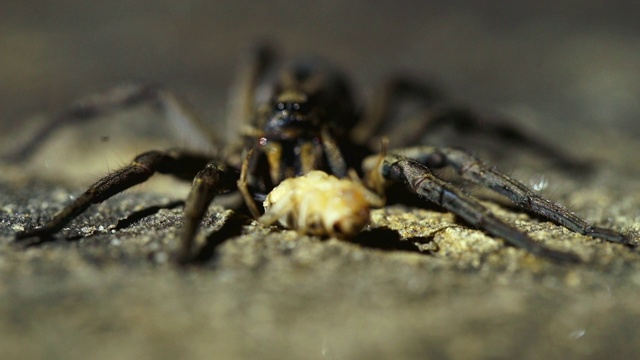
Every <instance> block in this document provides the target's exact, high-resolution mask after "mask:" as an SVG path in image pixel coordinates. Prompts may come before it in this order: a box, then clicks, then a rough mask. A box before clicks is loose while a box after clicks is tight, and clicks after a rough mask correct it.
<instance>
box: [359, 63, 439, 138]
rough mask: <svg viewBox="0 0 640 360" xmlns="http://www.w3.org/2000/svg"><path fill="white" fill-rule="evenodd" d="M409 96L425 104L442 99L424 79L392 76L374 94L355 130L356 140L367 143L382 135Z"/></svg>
mask: <svg viewBox="0 0 640 360" xmlns="http://www.w3.org/2000/svg"><path fill="white" fill-rule="evenodd" d="M407 97H411V98H416V99H418V100H420V101H421V102H423V103H424V104H425V106H431V105H433V104H434V103H436V102H438V101H440V100H442V95H441V94H440V92H439V91H438V90H437V89H436V88H435V87H433V86H431V85H430V84H428V83H426V82H424V81H416V80H414V79H413V78H409V77H405V76H400V75H396V76H392V77H390V78H388V79H387V80H386V81H385V82H384V83H383V84H382V86H380V87H379V89H378V90H377V92H376V93H375V94H374V99H373V101H372V102H371V105H370V106H369V107H368V109H367V111H366V112H365V114H364V116H363V117H362V119H361V121H360V122H358V124H357V126H356V127H355V128H354V130H353V138H354V140H355V141H356V142H358V143H365V142H367V141H369V140H371V139H372V138H373V137H379V136H381V135H382V129H383V127H384V125H385V124H386V123H388V122H389V121H390V120H391V119H392V118H393V116H394V113H395V112H396V111H397V106H398V105H399V104H400V100H401V99H402V98H407ZM374 143H375V139H374Z"/></svg>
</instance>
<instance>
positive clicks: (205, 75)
mask: <svg viewBox="0 0 640 360" xmlns="http://www.w3.org/2000/svg"><path fill="white" fill-rule="evenodd" d="M638 14H640V4H639V3H638V2H635V1H563V2H556V1H548V0H545V1H537V2H521V1H518V2H508V1H504V2H499V1H494V2H483V3H482V4H481V3H479V2H474V1H400V2H391V1H380V0H378V1H350V2H345V1H337V0H325V1H313V2H301V1H277V0H276V1H262V2H256V1H239V0H233V1H229V0H218V1H203V0H185V1H166V0H162V1H71V0H59V1H55V2H51V1H42V0H37V1H28V2H26V1H3V2H2V4H1V5H0V48H1V51H0V84H1V86H0V118H1V119H2V121H1V122H0V130H1V131H3V132H5V133H6V132H8V131H10V130H12V129H13V128H15V127H19V126H21V123H22V120H23V119H25V118H28V117H29V116H31V115H34V114H48V113H51V112H54V111H56V110H60V109H62V108H64V107H65V106H66V105H68V104H69V103H70V102H71V101H73V100H74V99H77V98H78V97H81V96H83V95H86V94H89V93H92V92H96V91H99V90H104V89H107V88H109V87H111V86H113V85H116V84H120V83H123V82H127V81H129V80H140V79H143V80H150V81H155V82H160V83H163V84H166V85H169V86H171V87H173V88H176V89H177V90H178V92H179V93H181V94H182V95H183V96H184V97H186V98H187V99H188V100H189V101H190V102H191V103H193V105H194V106H195V108H197V109H198V111H199V112H201V113H202V114H204V115H205V116H206V117H207V118H209V119H211V120H212V121H215V119H219V118H220V116H221V114H222V113H223V112H224V101H225V95H226V93H225V90H226V89H227V87H228V85H229V84H230V82H231V80H232V75H233V70H234V64H235V63H236V62H237V60H238V57H239V56H240V55H241V54H242V51H243V49H245V48H246V46H247V44H249V43H250V42H252V41H255V40H264V39H267V40H269V41H271V42H273V43H274V44H276V45H278V46H279V47H280V48H281V49H282V50H283V52H284V53H285V54H299V53H309V52H311V53H315V54H321V55H323V56H325V57H328V58H330V59H331V60H332V61H334V62H336V63H338V64H340V65H341V66H343V67H344V68H346V69H347V70H349V71H350V72H351V73H352V74H353V78H354V81H355V82H356V83H357V84H358V85H360V88H362V89H370V88H371V87H372V86H374V85H375V84H378V83H379V82H380V81H381V80H382V79H383V78H384V77H385V75H388V74H390V73H394V72H397V71H398V70H408V71H411V73H412V74H415V75H416V76H420V77H424V78H425V79H433V80H435V81H437V82H438V83H439V84H442V85H443V87H444V88H445V90H447V92H448V93H450V94H451V95H452V97H453V98H454V99H457V100H463V101H465V102H467V103H469V104H473V105H477V106H480V107H482V108H487V109H497V110H500V111H504V112H507V113H513V114H515V115H517V116H519V117H520V118H521V119H523V120H522V121H528V122H531V123H532V124H533V125H532V126H531V127H532V128H535V129H536V130H538V131H540V132H545V133H547V134H548V136H549V137H551V139H552V140H555V141H562V139H563V138H565V137H567V136H575V137H580V138H583V139H584V140H583V144H584V145H586V146H591V145H594V144H593V142H594V141H595V143H596V145H603V146H606V145H607V143H609V142H610V141H611V139H615V138H618V137H619V136H638V135H640V122H638V121H637V119H638V118H639V117H640V66H639V64H640V41H638V35H639V34H640V21H638ZM362 95H363V96H365V97H366V96H367V95H368V93H367V91H364V94H362ZM592 134H597V136H595V137H592V138H589V136H590V135H592ZM599 141H600V142H601V143H599V144H598V142H599Z"/></svg>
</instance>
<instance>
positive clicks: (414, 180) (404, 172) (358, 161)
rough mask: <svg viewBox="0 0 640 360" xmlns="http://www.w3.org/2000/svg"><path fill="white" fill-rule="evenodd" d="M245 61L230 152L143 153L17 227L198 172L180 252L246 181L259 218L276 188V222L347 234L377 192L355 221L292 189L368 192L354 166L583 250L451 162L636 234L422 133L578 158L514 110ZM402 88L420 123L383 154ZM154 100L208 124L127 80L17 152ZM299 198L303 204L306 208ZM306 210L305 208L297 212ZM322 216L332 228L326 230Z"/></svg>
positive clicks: (577, 227)
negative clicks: (526, 218)
mask: <svg viewBox="0 0 640 360" xmlns="http://www.w3.org/2000/svg"><path fill="white" fill-rule="evenodd" d="M246 66H247V68H246V69H245V70H244V71H243V72H241V73H240V75H241V76H240V77H239V79H238V81H237V83H236V86H235V88H234V93H235V96H234V97H233V99H234V101H233V102H232V105H233V106H232V109H231V110H232V111H231V112H230V115H229V122H230V123H229V125H231V126H230V127H231V128H232V129H233V132H234V133H235V134H236V135H235V137H234V139H236V140H237V141H231V142H228V143H227V144H224V146H220V147H221V148H223V149H224V150H223V151H222V152H221V153H220V154H218V155H216V156H212V155H208V154H203V153H197V152H192V151H184V150H168V151H149V152H145V153H143V154H140V155H138V156H136V157H135V159H134V160H133V162H131V163H130V164H129V165H127V166H124V167H122V168H120V169H118V170H116V171H113V172H111V173H110V174H108V175H106V176H105V177H103V178H102V179H100V180H98V181H97V182H96V183H95V184H93V185H92V186H91V187H90V188H89V189H88V190H87V191H86V192H85V193H84V194H82V195H81V196H79V197H77V198H76V199H75V200H74V201H73V202H71V203H70V204H68V205H67V206H66V207H64V208H63V209H62V210H61V211H60V212H59V213H57V214H56V215H55V216H54V217H53V218H52V219H51V220H50V221H49V222H48V223H46V224H45V225H43V226H42V227H38V228H35V229H30V230H27V231H24V232H21V233H18V234H16V238H17V239H25V238H34V237H35V238H39V239H40V241H44V240H46V239H50V238H52V235H53V234H54V233H56V232H58V231H60V230H61V229H63V228H64V227H65V225H66V224H68V223H69V222H70V221H71V220H72V219H74V218H75V217H76V216H78V215H79V214H80V213H82V212H83V211H85V210H86V209H87V208H88V207H89V206H91V205H92V204H96V203H100V202H102V201H104V200H106V199H108V198H109V197H111V196H113V195H115V194H117V193H120V192H122V191H124V190H125V189H127V188H130V187H132V186H134V185H137V184H140V183H142V182H144V181H146V180H147V179H149V178H150V177H151V176H152V175H153V174H154V173H163V174H171V175H173V176H176V177H178V178H180V179H185V180H193V186H192V189H191V192H190V194H189V196H188V198H187V200H186V203H185V208H184V227H183V229H182V233H181V244H180V251H179V254H178V259H179V261H181V262H188V261H190V260H191V259H193V257H194V250H193V239H194V237H195V236H196V233H197V230H198V227H199V224H200V222H201V221H202V219H203V217H204V215H205V212H206V210H207V208H208V207H209V205H210V203H211V201H212V200H213V198H214V197H215V196H216V195H218V194H222V193H227V192H232V191H236V190H239V191H240V192H241V193H242V194H243V196H244V198H245V203H246V204H247V206H248V207H249V209H250V210H251V212H252V214H253V216H254V217H256V218H257V217H259V216H260V211H259V210H258V208H257V207H256V206H255V203H254V200H265V199H266V203H267V205H268V206H270V205H273V208H271V209H269V210H268V211H267V213H266V214H265V215H263V216H262V217H261V219H262V220H263V221H264V222H266V223H274V222H276V221H280V222H281V223H282V224H284V225H287V226H293V227H297V228H298V229H299V230H300V229H301V230H304V231H307V232H309V233H325V234H329V235H340V234H346V235H349V234H351V233H352V232H353V231H355V230H353V229H354V228H357V230H359V229H361V228H362V226H363V225H362V224H361V222H362V221H365V222H366V221H368V208H366V209H365V207H366V206H368V204H369V203H370V202H362V201H360V202H359V201H354V202H352V205H354V206H355V212H354V213H352V214H355V215H348V216H355V217H354V218H353V219H354V220H353V221H355V222H357V223H358V224H355V225H354V224H351V225H354V227H353V228H351V227H349V228H345V226H346V224H345V223H344V222H342V223H341V222H340V221H341V218H337V220H336V219H334V220H331V221H329V222H328V223H323V224H322V225H320V226H318V224H315V223H314V222H317V221H316V220H313V219H310V218H309V217H311V216H316V217H318V216H319V217H320V218H322V221H324V220H326V218H330V217H331V216H330V215H329V214H328V213H327V212H331V211H332V210H335V209H333V208H332V207H333V205H331V204H330V203H327V204H326V205H322V204H319V203H317V202H316V201H315V200H314V198H309V199H308V200H304V199H303V200H300V198H299V197H298V196H297V195H296V196H295V197H294V196H293V194H288V192H292V191H294V190H296V187H300V186H307V185H303V184H313V182H314V181H316V182H325V181H326V184H325V185H326V186H325V187H324V188H323V187H317V186H316V187H313V186H311V187H305V188H303V191H307V189H309V190H311V191H321V192H323V193H324V194H325V196H329V195H330V194H344V193H340V191H343V190H342V188H341V186H344V187H345V189H346V190H344V191H351V192H352V193H351V195H349V196H353V197H354V198H359V196H361V195H359V194H356V193H355V192H357V191H356V190H354V189H353V187H355V186H356V185H355V184H356V183H358V184H360V182H359V181H355V180H348V179H346V180H344V181H346V183H340V181H339V180H338V179H335V178H334V177H336V178H340V179H344V178H347V177H348V174H349V171H350V170H351V169H358V170H359V171H360V174H361V176H363V182H362V183H364V184H367V185H368V186H369V187H370V188H371V189H372V190H373V192H375V193H378V194H379V195H381V196H382V195H383V191H384V184H383V183H389V182H397V183H401V184H404V185H406V187H407V188H408V189H409V190H410V192H413V193H416V194H418V195H419V196H420V197H421V198H424V199H425V200H427V201H430V202H433V203H435V204H437V205H439V206H441V207H443V208H444V209H446V210H448V211H451V212H453V213H454V214H456V215H457V216H458V217H459V218H461V219H462V220H463V221H464V222H466V223H467V224H469V225H471V226H474V227H476V228H479V229H482V230H484V231H486V232H487V233H489V234H491V235H494V236H496V237H499V238H502V239H504V240H505V241H507V242H508V243H510V244H512V245H514V246H517V247H520V248H523V249H525V250H527V251H529V252H531V253H533V254H535V255H539V256H543V257H546V258H549V259H553V260H558V261H579V258H578V257H577V256H576V255H575V254H573V253H569V252H562V251H558V250H553V249H549V248H547V247H544V246H543V245H541V244H540V243H537V242H535V241H534V240H533V239H532V238H531V237H529V236H528V235H527V234H526V233H524V232H522V231H520V230H518V229H516V228H515V227H514V226H513V225H511V224H509V223H507V222H505V221H503V220H501V219H500V218H498V217H497V216H495V215H494V214H493V213H492V212H491V211H489V210H488V209H487V208H486V207H485V206H483V205H482V204H481V203H480V202H479V201H477V200H476V199H474V198H473V197H471V196H469V195H467V194H466V193H465V192H464V191H463V190H461V189H460V188H458V187H456V186H454V185H453V184H451V183H448V182H446V181H444V180H442V179H441V178H440V177H438V176H436V175H434V174H433V173H432V171H431V170H432V169H439V168H443V167H450V168H453V169H454V170H455V171H456V172H457V174H458V175H459V176H460V177H461V178H462V179H464V180H467V181H470V182H472V183H476V184H479V185H482V186H485V187H487V188H489V189H491V190H493V191H495V192H497V193H499V194H502V195H504V196H506V197H507V198H509V199H510V200H511V201H513V202H514V203H515V204H517V205H518V206H520V207H522V208H523V209H524V210H526V211H528V212H531V213H533V214H537V215H540V216H542V217H545V218H547V219H549V220H551V221H553V222H555V223H556V224H559V225H562V226H564V227H566V228H568V229H570V230H572V231H574V232H577V233H580V234H584V235H588V236H591V237H595V238H601V239H605V240H608V241H612V242H618V243H623V244H629V242H630V239H629V238H628V237H627V236H625V235H623V234H621V233H619V232H617V231H615V230H611V229H607V228H602V227H597V226H593V225H590V224H589V223H587V222H586V221H585V220H583V219H581V218H579V217H577V216H576V215H574V214H573V213H571V212H570V211H568V210H567V209H565V208H564V207H563V206H561V205H558V204H556V203H554V202H551V201H549V200H547V199H545V198H543V197H541V196H540V195H539V194H537V193H536V192H534V191H533V190H531V189H529V188H528V187H526V186H525V185H523V184H522V183H520V182H519V181H517V180H514V179H512V178H511V177H509V176H507V175H505V174H503V173H501V172H499V171H497V170H495V169H494V168H493V167H489V166H487V165H485V164H484V163H483V162H481V161H480V160H478V159H476V158H475V157H473V156H471V155H470V154H469V153H467V152H465V151H463V150H459V149H455V148H438V147H433V146H424V145H420V137H421V135H422V134H424V133H425V132H427V131H429V130H432V129H433V128H435V127H438V126H441V125H453V126H454V127H455V128H456V129H459V130H464V131H478V130H480V131H488V132H493V133H496V134H498V135H499V136H501V137H503V138H508V139H510V140H512V141H517V142H518V144H519V145H520V146H527V147H529V148H532V149H534V150H536V151H539V152H541V153H543V154H544V155H546V156H549V157H550V158H553V159H555V160H560V161H561V162H564V163H565V164H568V165H573V164H575V161H574V160H573V159H571V158H570V157H567V156H566V155H563V153H562V152H560V151H557V150H555V149H554V148H553V147H552V146H549V145H547V144H544V143H543V142H541V141H540V140H538V139H535V138H533V137H531V136H529V135H528V134H526V133H525V132H523V131H520V130H519V129H518V128H516V127H515V126H512V125H510V124H509V122H507V121H504V120H501V119H498V118H496V117H487V116H482V115H480V114H478V113H477V112H474V111H470V110H467V109H465V108H463V107H459V106H450V105H447V103H446V102H445V101H444V99H443V98H442V97H441V95H440V94H439V93H438V92H437V91H434V90H433V89H432V88H431V87H429V86H427V85H425V84H423V83H421V82H419V81H415V80H413V79H407V78H400V77H397V78H393V79H391V80H390V81H388V82H387V83H386V84H385V85H384V86H383V87H382V91H381V92H380V93H379V94H378V95H377V97H376V98H375V99H374V101H373V102H372V104H371V106H370V108H369V109H368V110H367V111H362V112H361V111H359V109H358V107H357V106H356V102H355V100H354V97H353V96H352V92H351V89H350V86H349V84H348V82H347V79H346V77H345V76H344V75H343V74H342V73H341V72H339V71H337V70H335V69H333V68H332V67H330V66H329V65H327V64H325V63H323V62H321V61H318V60H311V61H310V60H306V61H299V62H294V63H292V64H289V65H287V66H282V67H281V68H280V71H274V70H275V69H276V68H277V67H276V66H275V61H274V53H273V52H272V51H271V49H269V48H267V47H259V48H257V49H256V50H255V51H253V52H252V56H251V57H250V61H249V62H248V64H247V65H246ZM404 97H412V98H417V99H419V101H420V103H421V104H422V105H423V109H422V110H421V112H420V116H418V117H417V118H416V119H415V120H414V121H413V122H412V123H411V126H412V127H411V128H410V130H411V131H410V132H409V131H396V132H400V133H404V139H403V141H404V146H406V147H404V148H401V149H391V150H389V151H388V154H386V153H385V154H377V153H376V151H374V150H372V149H371V148H372V147H373V144H374V143H376V142H377V141H378V140H375V139H379V138H380V137H381V136H382V134H381V132H382V130H383V127H384V125H385V123H386V122H389V121H390V120H391V119H392V118H393V116H394V115H396V113H397V112H398V109H397V103H398V100H400V99H402V98H404ZM144 102H152V103H155V104H157V105H159V106H160V107H161V108H162V109H164V111H165V112H166V113H167V115H168V117H170V118H171V120H174V121H178V122H181V123H184V124H188V125H189V126H192V125H194V124H195V128H198V126H199V125H198V124H199V120H198V119H197V118H196V117H195V116H193V115H192V114H191V113H190V112H188V111H187V110H186V107H185V106H184V105H183V104H182V103H181V102H179V101H178V99H177V98H176V97H175V96H174V95H173V94H172V93H171V92H170V91H168V90H167V89H165V88H162V87H159V86H151V85H136V86H128V87H124V88H119V89H115V90H113V91H111V92H108V93H106V94H102V95H100V96H93V97H89V98H88V99H87V100H85V101H82V102H80V103H78V104H76V105H74V106H72V107H71V108H70V109H68V110H67V111H64V112H62V113H61V114H59V115H58V116H57V117H56V118H54V120H53V121H52V123H51V125H50V126H48V127H47V128H45V129H44V130H43V131H42V132H40V133H39V134H37V135H36V136H35V137H34V139H33V141H31V142H30V143H28V144H26V146H24V147H23V148H22V149H20V150H19V151H17V152H16V153H15V154H13V157H14V159H19V158H24V157H25V156H28V155H29V154H30V153H31V152H33V150H34V149H35V148H36V147H37V145H38V143H39V142H40V141H41V140H42V139H43V138H45V137H46V136H48V134H49V133H51V132H52V130H53V129H55V128H56V127H58V126H60V125H61V124H63V123H69V122H73V121H82V120H87V119H91V118H95V117H97V116H99V115H101V114H104V113H106V112H108V111H113V110H117V109H121V108H125V107H129V106H134V105H137V104H140V103H144ZM405 126H406V125H405ZM192 127H194V126H192ZM396 130H397V129H396ZM401 130H403V129H401ZM392 132H393V130H392ZM201 135H202V134H197V136H201ZM238 135H239V136H238ZM207 136H208V135H207ZM215 145H219V144H215ZM249 152H253V156H248V153H249ZM241 170H242V171H241ZM316 170H320V171H322V172H324V174H323V173H321V172H316ZM241 172H242V175H241ZM305 174H308V175H307V177H306V178H305V180H298V178H296V177H299V176H303V175H305ZM328 174H331V175H332V176H333V177H329V175H328ZM290 178H294V181H293V182H287V179H290ZM351 178H353V176H351ZM303 181H304V182H303ZM354 181H355V182H354ZM349 182H352V185H349ZM338 184H342V185H338ZM278 185H280V187H278ZM358 186H361V185H358ZM274 188H275V189H276V190H274ZM337 189H341V190H337ZM272 190H273V191H272ZM354 191H355V192H354ZM366 191H371V190H366ZM307 192H308V191H307ZM308 196H318V194H315V195H314V194H309V195H308ZM339 196H342V195H339ZM287 202H296V204H287ZM310 205H313V206H314V209H313V211H316V213H313V212H312V211H310V210H309V206H310ZM340 206H343V205H340ZM358 207H361V208H360V209H358ZM300 209H305V210H304V212H303V210H300ZM358 210H361V213H363V212H366V213H367V218H366V219H364V220H361V219H360V218H358V217H357V216H359V215H357V214H358ZM317 211H319V213H317ZM296 216H297V217H298V218H297V220H295V221H291V218H293V217H296ZM345 216H346V215H345ZM288 218H289V219H288ZM356 225H357V226H356ZM319 227H320V228H323V229H324V230H322V229H321V230H322V231H319Z"/></svg>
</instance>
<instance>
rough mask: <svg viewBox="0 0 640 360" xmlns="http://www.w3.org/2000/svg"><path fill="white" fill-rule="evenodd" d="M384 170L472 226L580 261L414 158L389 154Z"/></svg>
mask: <svg viewBox="0 0 640 360" xmlns="http://www.w3.org/2000/svg"><path fill="white" fill-rule="evenodd" d="M381 172H382V176H383V177H384V178H386V179H388V180H394V181H399V182H403V183H405V184H406V185H407V186H408V187H409V188H410V189H411V190H412V191H414V192H416V193H417V194H418V195H420V196H423V197H424V198H426V199H427V200H429V201H431V202H433V203H435V204H437V205H439V206H442V207H443V208H444V209H446V210H448V211H451V212H453V213H454V214H456V215H457V216H459V217H461V218H462V219H463V220H464V221H466V222H467V223H469V224H470V225H473V226H475V227H477V228H480V229H483V230H485V231H487V232H488V233H489V234H491V235H494V236H497V237H500V238H502V239H504V240H506V241H507V242H509V243H511V244H512V245H514V246H517V247H520V248H523V249H525V250H527V251H529V252H531V253H532V254H534V255H538V256H543V257H546V258H548V259H551V260H556V261H563V262H579V261H580V258H579V257H578V256H576V255H575V254H572V253H568V252H562V251H557V250H552V249H549V248H546V247H544V246H542V245H541V244H539V243H537V242H536V241H535V240H533V239H532V238H531V237H529V236H528V235H527V234H525V233H523V232H521V231H520V230H518V229H516V228H515V227H513V226H511V225H509V224H508V223H506V222H504V221H502V220H500V219H499V218H498V217H496V216H495V215H494V214H493V213H492V212H491V211H490V210H489V209H487V208H486V207H485V206H483V205H482V204H481V203H480V202H478V201H476V200H474V199H473V198H471V197H470V196H469V195H467V194H466V193H464V192H463V191H462V190H460V189H458V188H456V187H455V186H453V185H451V184H449V183H447V182H445V181H444V180H442V179H440V178H438V177H436V176H435V175H433V174H432V173H431V171H430V170H429V169H428V168H427V167H426V166H424V165H422V164H421V163H419V162H417V161H415V160H411V159H408V158H405V157H399V156H389V157H387V158H386V159H385V161H384V162H383V164H382V170H381Z"/></svg>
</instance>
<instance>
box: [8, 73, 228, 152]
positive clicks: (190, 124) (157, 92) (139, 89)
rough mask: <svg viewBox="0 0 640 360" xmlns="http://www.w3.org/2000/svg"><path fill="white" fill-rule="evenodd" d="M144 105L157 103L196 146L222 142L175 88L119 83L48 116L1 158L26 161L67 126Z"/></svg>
mask: <svg viewBox="0 0 640 360" xmlns="http://www.w3.org/2000/svg"><path fill="white" fill-rule="evenodd" d="M143 104H151V105H154V106H157V107H158V109H159V110H161V111H162V112H163V113H164V115H165V116H166V119H167V121H168V122H169V124H170V125H171V127H172V128H173V129H175V131H176V133H178V134H180V135H182V136H184V137H185V138H188V139H189V142H190V143H191V144H194V146H197V147H199V148H202V149H208V148H209V147H210V146H211V144H216V143H218V142H217V141H216V139H214V138H213V134H211V132H210V131H207V130H208V129H207V126H206V125H205V124H204V123H203V121H202V120H201V119H200V118H198V117H197V116H196V115H195V113H194V112H193V111H192V110H191V109H190V108H189V106H187V105H186V104H185V102H184V101H183V100H181V99H180V98H179V97H178V96H177V95H176V94H175V93H174V92H173V91H171V90H170V89H168V88H166V87H163V86H160V85H157V84H148V83H147V84H145V83H133V84H125V85H121V86H117V87H114V88H112V89H109V90H107V91H104V92H101V93H96V94H93V95H89V96H87V97H85V98H83V99H80V100H78V101H76V102H75V103H73V104H72V105H71V106H69V107H68V108H66V109H64V110H62V111H60V112H59V113H57V114H54V115H53V116H51V117H50V118H49V119H47V120H46V123H45V124H44V125H43V126H42V127H41V128H40V129H38V130H36V131H35V134H34V135H32V136H30V138H29V140H28V141H27V142H26V143H24V144H22V145H21V146H19V147H18V148H16V149H12V150H11V151H9V152H8V153H6V154H2V155H1V159H2V160H5V161H8V162H13V163H18V162H21V161H25V160H27V159H29V158H30V157H31V156H32V155H33V154H34V153H36V152H37V151H38V150H39V148H40V146H41V145H42V144H43V143H44V142H45V141H46V140H47V139H48V138H49V137H51V136H52V135H53V134H54V133H55V132H56V131H58V130H59V129H61V128H64V127H65V126H69V125H72V124H78V123H86V122H89V121H93V120H96V119H98V118H100V117H101V116H104V115H107V114H111V113H115V112H118V111H121V110H124V109H130V108H133V107H137V106H141V105H143Z"/></svg>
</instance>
